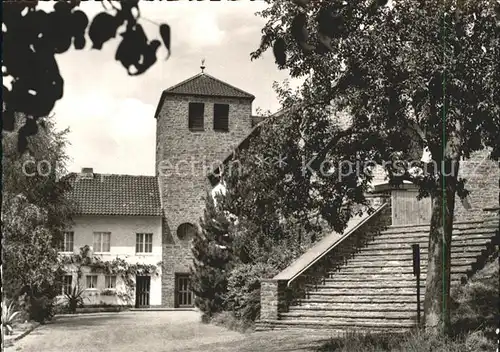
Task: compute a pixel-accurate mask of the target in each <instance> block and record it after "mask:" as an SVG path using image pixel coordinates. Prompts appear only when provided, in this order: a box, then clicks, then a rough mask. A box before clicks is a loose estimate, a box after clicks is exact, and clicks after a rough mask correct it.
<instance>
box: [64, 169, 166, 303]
mask: <svg viewBox="0 0 500 352" xmlns="http://www.w3.org/2000/svg"><path fill="white" fill-rule="evenodd" d="M71 177H72V183H73V189H72V191H71V192H70V198H71V199H72V201H74V203H75V209H76V214H74V216H73V224H72V226H71V227H70V228H68V229H67V231H66V232H65V233H64V241H63V243H62V244H61V248H60V252H59V254H60V255H61V257H62V260H65V261H64V263H66V275H65V276H64V277H63V278H62V287H61V293H62V294H63V293H69V292H70V291H71V290H72V289H73V288H75V287H76V288H77V290H84V293H83V296H84V302H83V303H84V304H85V305H95V306H99V305H127V306H136V307H146V306H160V305H161V304H162V297H161V294H162V290H161V286H162V284H161V263H162V259H163V258H162V209H161V205H160V196H159V190H158V183H157V179H156V178H155V177H153V176H130V175H110V174H97V173H94V172H93V170H92V169H90V168H85V169H83V170H82V172H81V173H80V174H73V175H71ZM85 248H87V249H88V251H87V253H86V254H85V255H83V256H84V257H88V258H91V259H92V262H93V263H92V264H89V265H83V264H84V261H85V259H84V258H82V255H81V254H82V250H83V251H84V250H85ZM99 264H100V265H99ZM107 268H109V269H107ZM144 268H148V269H149V270H148V271H147V272H145V271H144V270H143V269H144ZM151 269H153V270H151ZM127 270H129V271H127ZM131 270H132V271H131Z"/></svg>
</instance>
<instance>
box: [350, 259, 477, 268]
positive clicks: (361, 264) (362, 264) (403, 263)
mask: <svg viewBox="0 0 500 352" xmlns="http://www.w3.org/2000/svg"><path fill="white" fill-rule="evenodd" d="M474 262H476V257H468V258H467V257H466V258H453V257H452V260H451V265H452V266H464V265H470V264H472V263H474ZM426 265H427V257H424V258H420V266H421V267H423V266H426ZM391 266H392V267H399V268H403V267H411V268H413V262H412V261H411V260H396V259H393V258H392V257H390V260H389V258H388V260H386V261H382V260H375V261H351V260H349V261H348V262H347V264H346V265H345V267H349V268H369V267H385V268H387V267H391Z"/></svg>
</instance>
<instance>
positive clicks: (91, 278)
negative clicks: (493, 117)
mask: <svg viewBox="0 0 500 352" xmlns="http://www.w3.org/2000/svg"><path fill="white" fill-rule="evenodd" d="M85 287H86V288H97V275H87V280H86V286H85Z"/></svg>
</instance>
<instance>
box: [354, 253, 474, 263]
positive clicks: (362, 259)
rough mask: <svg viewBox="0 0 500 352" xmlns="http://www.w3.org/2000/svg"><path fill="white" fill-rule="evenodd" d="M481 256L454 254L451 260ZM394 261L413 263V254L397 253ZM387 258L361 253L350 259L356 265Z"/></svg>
mask: <svg viewBox="0 0 500 352" xmlns="http://www.w3.org/2000/svg"><path fill="white" fill-rule="evenodd" d="M479 255H481V253H478V252H477V251H471V252H452V253H451V258H452V259H461V258H476V257H477V256H479ZM390 258H391V259H392V260H403V261H410V262H412V260H413V253H412V252H411V251H408V253H404V254H401V253H397V254H392V255H391V256H390ZM424 259H425V260H427V255H424V256H423V255H422V253H420V260H424ZM386 260H387V257H385V256H383V255H375V256H371V255H369V254H366V253H363V254H361V253H359V254H355V255H354V257H353V258H350V259H348V261H349V263H356V262H367V261H371V262H376V261H386Z"/></svg>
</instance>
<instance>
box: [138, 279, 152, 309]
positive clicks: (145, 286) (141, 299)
mask: <svg viewBox="0 0 500 352" xmlns="http://www.w3.org/2000/svg"><path fill="white" fill-rule="evenodd" d="M150 288H151V277H150V276H136V280H135V306H136V307H137V308H138V307H149V291H150Z"/></svg>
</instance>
